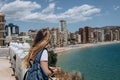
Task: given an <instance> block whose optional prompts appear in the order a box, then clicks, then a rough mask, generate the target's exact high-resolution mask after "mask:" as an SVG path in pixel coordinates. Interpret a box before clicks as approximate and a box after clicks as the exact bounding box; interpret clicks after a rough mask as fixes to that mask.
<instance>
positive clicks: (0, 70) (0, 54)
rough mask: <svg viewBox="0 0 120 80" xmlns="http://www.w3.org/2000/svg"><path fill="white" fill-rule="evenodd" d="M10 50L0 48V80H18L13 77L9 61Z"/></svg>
mask: <svg viewBox="0 0 120 80" xmlns="http://www.w3.org/2000/svg"><path fill="white" fill-rule="evenodd" d="M8 56H9V49H8V48H0V80H16V79H15V76H12V74H13V71H12V68H10V67H11V64H10V60H9V59H8Z"/></svg>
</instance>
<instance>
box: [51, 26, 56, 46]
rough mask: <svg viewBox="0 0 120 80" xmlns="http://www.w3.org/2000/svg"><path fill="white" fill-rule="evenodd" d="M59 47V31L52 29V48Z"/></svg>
mask: <svg viewBox="0 0 120 80" xmlns="http://www.w3.org/2000/svg"><path fill="white" fill-rule="evenodd" d="M56 46H57V30H56V29H55V28H52V29H51V47H54V48H55V47H56Z"/></svg>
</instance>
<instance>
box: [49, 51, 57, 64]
mask: <svg viewBox="0 0 120 80" xmlns="http://www.w3.org/2000/svg"><path fill="white" fill-rule="evenodd" d="M56 63H57V54H56V53H54V51H49V54H48V65H49V66H56Z"/></svg>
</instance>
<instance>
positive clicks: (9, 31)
mask: <svg viewBox="0 0 120 80" xmlns="http://www.w3.org/2000/svg"><path fill="white" fill-rule="evenodd" d="M5 30H6V36H12V35H13V34H19V27H18V26H17V25H14V24H12V23H10V24H8V25H6V26H5Z"/></svg>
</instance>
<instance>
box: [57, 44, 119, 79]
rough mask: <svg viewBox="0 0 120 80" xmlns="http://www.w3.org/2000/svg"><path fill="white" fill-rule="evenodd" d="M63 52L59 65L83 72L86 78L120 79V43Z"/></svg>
mask: <svg viewBox="0 0 120 80" xmlns="http://www.w3.org/2000/svg"><path fill="white" fill-rule="evenodd" d="M61 54H62V55H60V56H58V62H57V66H60V67H61V68H62V69H63V70H65V71H68V72H72V71H74V70H76V71H78V72H81V73H82V74H83V75H84V78H85V80H120V43H117V44H109V45H103V46H95V47H90V48H83V49H77V50H71V51H67V52H64V53H61Z"/></svg>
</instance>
